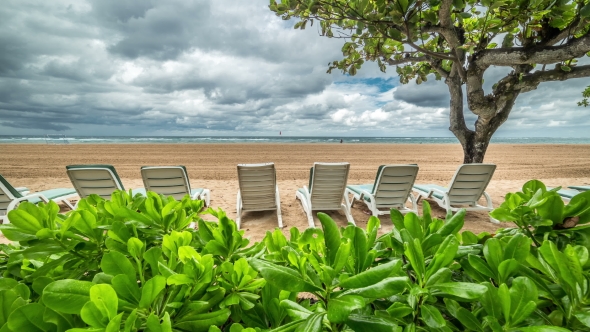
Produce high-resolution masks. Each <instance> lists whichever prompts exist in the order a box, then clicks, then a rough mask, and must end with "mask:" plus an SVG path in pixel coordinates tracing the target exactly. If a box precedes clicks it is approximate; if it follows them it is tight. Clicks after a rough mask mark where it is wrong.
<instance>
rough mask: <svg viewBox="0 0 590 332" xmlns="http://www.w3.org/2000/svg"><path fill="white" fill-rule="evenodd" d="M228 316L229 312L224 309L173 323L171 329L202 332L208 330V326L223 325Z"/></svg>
mask: <svg viewBox="0 0 590 332" xmlns="http://www.w3.org/2000/svg"><path fill="white" fill-rule="evenodd" d="M230 314H231V311H230V310H229V309H228V308H225V309H221V310H217V311H213V312H208V313H205V314H199V315H191V316H188V317H187V318H183V319H181V320H180V321H177V322H175V323H173V324H172V327H173V328H177V329H182V330H187V331H194V332H204V331H207V330H208V329H209V326H212V325H213V326H221V325H223V324H224V323H225V322H226V321H227V319H228V318H229V315H230Z"/></svg>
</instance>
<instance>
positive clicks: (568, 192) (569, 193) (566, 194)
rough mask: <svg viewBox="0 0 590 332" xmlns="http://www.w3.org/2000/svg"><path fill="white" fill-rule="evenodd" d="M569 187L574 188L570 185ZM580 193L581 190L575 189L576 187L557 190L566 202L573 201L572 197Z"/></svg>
mask: <svg viewBox="0 0 590 332" xmlns="http://www.w3.org/2000/svg"><path fill="white" fill-rule="evenodd" d="M569 188H572V187H569ZM547 190H551V188H547ZM579 193H581V191H579V190H575V189H559V190H558V191H557V194H558V195H559V196H561V198H562V199H563V200H564V201H566V202H569V201H571V200H572V198H574V196H576V195H577V194H579Z"/></svg>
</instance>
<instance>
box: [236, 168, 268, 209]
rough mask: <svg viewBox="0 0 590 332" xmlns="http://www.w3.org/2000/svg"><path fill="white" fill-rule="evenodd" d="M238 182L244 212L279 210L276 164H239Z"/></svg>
mask: <svg viewBox="0 0 590 332" xmlns="http://www.w3.org/2000/svg"><path fill="white" fill-rule="evenodd" d="M238 182H239V185H240V196H241V197H242V208H243V209H244V211H247V210H250V211H263V210H272V209H276V208H277V203H276V192H277V191H276V186H277V179H276V171H275V164H274V163H265V164H239V165H238Z"/></svg>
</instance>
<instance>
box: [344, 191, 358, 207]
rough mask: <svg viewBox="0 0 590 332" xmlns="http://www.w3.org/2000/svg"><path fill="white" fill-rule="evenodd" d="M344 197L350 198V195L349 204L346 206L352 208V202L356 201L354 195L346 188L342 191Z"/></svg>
mask: <svg viewBox="0 0 590 332" xmlns="http://www.w3.org/2000/svg"><path fill="white" fill-rule="evenodd" d="M344 195H345V196H346V197H350V196H349V195H352V199H351V200H350V204H349V205H348V206H349V207H350V208H352V206H353V205H354V200H355V199H356V194H355V193H354V192H352V191H351V190H350V189H348V188H346V189H345V190H344Z"/></svg>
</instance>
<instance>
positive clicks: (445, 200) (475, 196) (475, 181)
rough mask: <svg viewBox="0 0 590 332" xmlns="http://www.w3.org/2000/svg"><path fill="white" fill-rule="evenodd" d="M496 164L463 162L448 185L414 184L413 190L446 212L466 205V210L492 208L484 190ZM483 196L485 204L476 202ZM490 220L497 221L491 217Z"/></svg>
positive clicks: (489, 209)
mask: <svg viewBox="0 0 590 332" xmlns="http://www.w3.org/2000/svg"><path fill="white" fill-rule="evenodd" d="M495 170H496V165H493V164H465V165H461V166H460V167H459V168H458V169H457V171H456V172H455V175H454V176H453V179H452V180H451V183H450V185H449V186H448V187H442V186H438V185H434V184H425V185H414V191H415V192H416V193H418V195H420V196H421V197H424V198H432V199H434V200H435V201H436V202H437V203H438V204H439V205H440V206H441V207H443V208H445V209H446V210H447V212H450V211H457V210H458V209H459V208H460V207H463V206H465V205H467V206H468V207H467V208H466V209H467V210H484V211H491V210H492V209H493V206H492V201H491V198H490V197H489V195H488V194H487V193H486V192H485V189H486V188H487V186H488V184H489V182H490V180H491V178H492V176H493V175H494V171H495ZM482 196H485V198H486V201H487V206H482V205H479V204H478V203H477V202H478V200H479V199H480V198H481V197H482ZM490 220H491V221H493V222H497V221H496V220H494V219H493V218H490Z"/></svg>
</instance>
